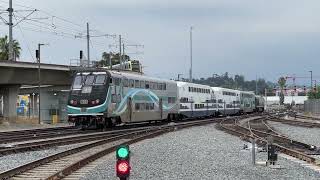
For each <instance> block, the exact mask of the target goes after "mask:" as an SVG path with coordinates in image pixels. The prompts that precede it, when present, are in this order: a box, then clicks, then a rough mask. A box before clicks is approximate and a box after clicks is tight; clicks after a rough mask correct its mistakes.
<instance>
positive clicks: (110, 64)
mask: <svg viewBox="0 0 320 180" xmlns="http://www.w3.org/2000/svg"><path fill="white" fill-rule="evenodd" d="M112 55H113V54H112V52H110V53H109V66H110V70H112V59H111V56H112Z"/></svg>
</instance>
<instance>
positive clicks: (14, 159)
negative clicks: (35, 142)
mask: <svg viewBox="0 0 320 180" xmlns="http://www.w3.org/2000/svg"><path fill="white" fill-rule="evenodd" d="M84 144H86V143H79V144H73V145H66V146H59V147H53V148H50V149H45V150H39V151H29V152H23V153H18V154H10V155H7V156H2V157H0V173H1V172H4V171H7V170H9V169H12V168H15V167H18V166H21V165H24V164H27V163H30V162H32V161H35V160H38V159H42V158H44V157H46V156H50V155H54V154H57V153H60V152H63V151H66V150H69V149H72V148H76V147H79V146H81V145H84Z"/></svg>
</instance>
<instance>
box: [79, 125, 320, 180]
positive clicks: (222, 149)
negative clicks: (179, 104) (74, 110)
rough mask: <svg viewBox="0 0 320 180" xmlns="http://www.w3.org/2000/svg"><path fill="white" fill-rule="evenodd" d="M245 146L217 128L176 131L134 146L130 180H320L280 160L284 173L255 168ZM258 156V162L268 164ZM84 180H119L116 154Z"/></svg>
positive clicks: (305, 169)
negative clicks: (116, 169)
mask: <svg viewBox="0 0 320 180" xmlns="http://www.w3.org/2000/svg"><path fill="white" fill-rule="evenodd" d="M244 144H245V142H243V141H241V140H240V139H239V138H237V137H235V136H232V135H229V134H227V133H224V132H222V131H219V130H217V129H216V128H215V127H214V125H209V126H202V127H195V128H190V129H185V130H181V131H176V132H172V133H168V134H165V135H162V136H160V137H156V138H154V139H148V140H144V141H142V142H139V143H136V144H133V145H131V146H130V150H131V152H132V154H131V166H132V173H131V176H130V179H217V180H220V179H246V180H247V179H249V180H251V179H252V180H257V179H259V180H260V179H290V180H291V179H299V180H300V179H301V180H302V179H308V180H313V179H319V178H320V174H319V172H316V171H313V170H311V169H309V168H306V167H303V166H301V165H300V164H299V163H295V162H292V161H289V160H286V159H284V158H281V157H279V161H278V164H279V165H280V167H281V169H271V168H270V167H265V166H253V165H252V164H251V163H252V162H251V152H250V151H247V150H242V149H243V145H244ZM266 158H267V155H266V153H258V154H257V160H258V161H263V160H266ZM82 179H83V180H92V179H101V180H102V179H117V178H116V175H115V154H114V153H112V154H110V155H108V157H107V158H106V161H105V162H104V163H102V164H100V165H98V166H97V167H96V168H94V169H93V170H92V171H91V172H90V173H88V174H87V175H86V176H85V177H83V178H82Z"/></svg>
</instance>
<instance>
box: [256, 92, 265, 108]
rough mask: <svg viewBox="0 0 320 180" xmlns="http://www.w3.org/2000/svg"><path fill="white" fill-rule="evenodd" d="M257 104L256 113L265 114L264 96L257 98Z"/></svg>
mask: <svg viewBox="0 0 320 180" xmlns="http://www.w3.org/2000/svg"><path fill="white" fill-rule="evenodd" d="M255 103H256V110H255V111H256V112H263V111H264V105H265V104H264V103H265V100H264V98H263V97H262V96H257V95H256V96H255Z"/></svg>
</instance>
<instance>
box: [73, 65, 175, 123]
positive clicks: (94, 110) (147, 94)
mask: <svg viewBox="0 0 320 180" xmlns="http://www.w3.org/2000/svg"><path fill="white" fill-rule="evenodd" d="M177 92H178V89H177V83H176V82H175V81H171V80H163V79H157V78H152V77H148V76H144V75H141V74H138V73H133V72H118V71H108V70H100V71H92V72H89V71H88V72H78V73H77V74H76V76H75V77H74V81H73V84H72V87H71V91H70V95H69V101H68V115H69V121H70V122H74V123H75V124H76V125H82V126H96V127H98V128H102V127H108V126H112V125H115V124H120V123H132V122H141V121H152V120H165V119H176V118H177V117H176V116H177V115H178V108H179V107H178V104H177V99H178V93H177Z"/></svg>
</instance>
